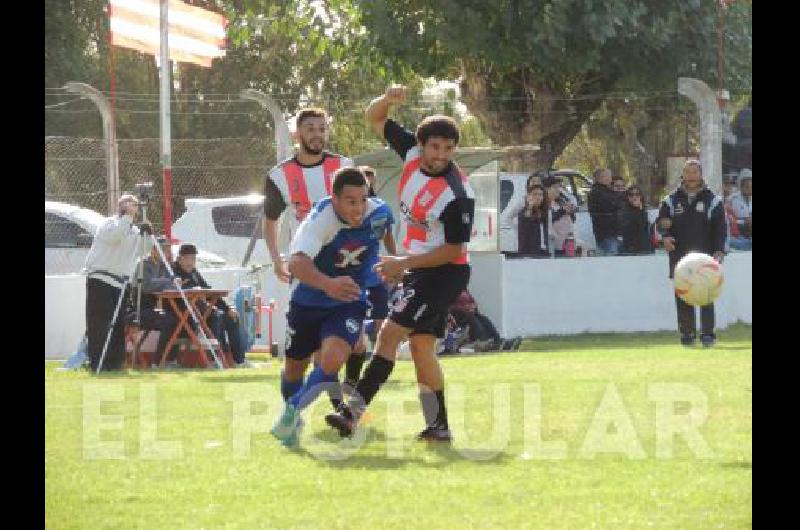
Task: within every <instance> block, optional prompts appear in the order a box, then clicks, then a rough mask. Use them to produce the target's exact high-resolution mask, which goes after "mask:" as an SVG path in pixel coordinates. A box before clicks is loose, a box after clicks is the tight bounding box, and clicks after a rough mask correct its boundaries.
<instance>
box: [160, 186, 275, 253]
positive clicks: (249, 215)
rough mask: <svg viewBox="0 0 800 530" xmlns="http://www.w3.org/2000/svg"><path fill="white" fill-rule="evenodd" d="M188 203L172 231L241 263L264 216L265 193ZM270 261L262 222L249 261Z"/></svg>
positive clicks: (183, 238) (176, 235)
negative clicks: (263, 235)
mask: <svg viewBox="0 0 800 530" xmlns="http://www.w3.org/2000/svg"><path fill="white" fill-rule="evenodd" d="M185 205H186V211H185V212H184V213H183V215H181V216H180V217H179V218H178V219H177V220H176V221H175V223H174V224H173V225H172V235H173V236H174V237H177V238H179V239H181V240H184V241H191V242H192V243H194V244H196V245H197V246H199V247H203V248H207V249H209V250H211V251H212V252H214V253H215V254H219V255H220V256H221V257H222V258H224V259H225V260H227V261H228V263H230V264H231V265H235V266H238V265H240V264H241V262H242V259H243V258H244V254H245V252H246V251H247V246H248V245H249V244H250V238H251V237H252V236H253V230H254V229H255V228H256V225H257V224H258V221H259V219H260V218H261V211H262V210H263V206H264V196H263V195H257V194H252V195H239V196H236V197H222V198H216V199H186V201H185ZM270 262H271V260H270V257H269V252H267V244H266V243H265V242H264V238H263V237H262V234H261V227H260V226H259V227H258V238H257V240H256V243H255V247H254V248H253V254H252V255H251V257H250V263H270Z"/></svg>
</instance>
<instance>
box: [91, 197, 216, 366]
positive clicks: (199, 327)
mask: <svg viewBox="0 0 800 530" xmlns="http://www.w3.org/2000/svg"><path fill="white" fill-rule="evenodd" d="M143 213H144V210H143ZM144 218H145V220H146V218H147V217H146V214H145V215H144ZM140 236H141V246H140V251H141V256H139V253H138V252H136V251H134V253H133V256H132V257H131V258H132V261H133V265H132V266H131V274H129V275H128V276H127V277H126V279H125V283H123V285H122V290H121V292H120V294H119V298H118V299H117V306H116V308H115V309H114V316H112V317H111V322H110V323H109V325H108V333H107V334H106V340H105V344H104V345H103V352H102V353H101V355H100V361H99V362H98V364H97V373H98V374H99V373H100V370H101V369H102V368H103V360H104V359H105V356H106V352H107V350H108V344H109V342H110V341H111V334H112V333H113V331H114V324H115V323H116V321H117V318H118V317H119V310H120V308H121V307H122V301H123V300H124V298H125V290H126V289H127V287H128V284H129V283H130V281H131V277H132V276H133V274H134V273H135V269H136V268H139V269H140V271H141V272H143V270H144V269H143V266H144V265H143V262H144V251H145V234H144V233H140ZM149 236H150V240H151V242H152V244H153V245H154V247H155V248H156V249H157V250H158V256H159V258H161V262H162V263H163V264H164V266H165V267H166V268H167V271H168V272H169V275H170V277H171V278H174V277H175V273H174V272H173V270H172V267H171V266H170V264H169V261H168V260H167V258H166V256H164V251H163V250H161V247H160V246H159V244H158V241H157V240H156V238H155V236H154V235H153V234H152V233H150V234H149ZM137 258H141V259H137ZM142 276H143V274H142ZM138 281H139V292H138V293H137V307H136V322H140V321H141V318H140V314H139V311H140V310H141V300H142V291H141V282H142V280H141V279H139V280H138ZM175 286H176V287H177V289H178V292H179V293H180V295H181V298H182V299H183V303H184V304H186V309H187V310H188V311H189V314H190V315H191V317H192V320H193V321H194V323H195V325H196V326H197V331H198V334H199V335H200V338H201V340H202V342H203V345H205V346H206V347H207V349H208V350H209V351H210V352H211V355H212V357H213V358H214V362H215V363H216V365H217V368H219V369H220V370H221V369H222V363H221V362H220V360H219V357H218V356H217V352H216V351H215V349H214V345H213V344H212V342H211V340H209V338H208V336H207V335H206V334H205V331H203V326H202V325H201V324H200V319H199V318H198V317H197V314H196V313H195V311H194V307H193V306H192V305H191V304H190V303H189V300H188V299H187V298H186V293H184V291H183V289H182V288H181V286H180V285H179V284H177V283H176V284H175ZM138 348H139V346H138V344H137V345H136V346H135V349H134V363H135V361H136V356H137V354H138V351H137V350H138ZM221 353H222V350H221V348H220V354H221ZM164 354H165V355H166V354H167V352H164Z"/></svg>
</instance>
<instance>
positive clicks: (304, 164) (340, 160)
mask: <svg viewBox="0 0 800 530" xmlns="http://www.w3.org/2000/svg"><path fill="white" fill-rule="evenodd" d="M328 134H329V129H328V115H327V113H326V112H325V111H324V110H323V109H320V108H306V109H303V110H301V111H300V112H298V113H297V119H296V128H295V132H294V138H295V140H296V141H297V143H298V149H297V152H296V154H295V156H293V157H292V158H289V159H288V160H284V161H282V162H280V163H278V164H277V165H276V166H275V167H273V168H272V169H270V170H269V173H268V174H267V177H266V182H265V185H264V226H263V229H264V239H265V240H266V243H267V249H269V254H270V256H271V258H272V265H273V270H274V272H275V275H276V276H277V277H278V279H279V280H280V281H282V282H285V283H288V282H289V279H290V276H289V273H288V271H287V270H286V265H285V264H284V262H283V259H282V258H281V254H280V250H279V248H278V218H279V217H280V215H281V214H282V213H283V211H284V210H286V209H287V208H288V209H289V211H288V212H286V215H285V216H284V220H283V223H284V224H285V225H286V226H285V228H286V229H287V230H284V231H283V232H284V234H285V235H288V238H289V240H291V237H292V236H293V235H294V233H295V231H296V230H297V227H298V225H299V224H300V222H302V221H303V219H305V217H306V215H308V212H309V211H310V210H311V208H312V207H313V206H314V204H316V203H317V202H319V201H321V200H322V199H323V198H324V197H327V196H328V195H330V194H331V179H332V176H333V173H334V172H335V171H336V170H337V169H339V168H341V167H348V166H352V165H353V161H352V160H350V159H349V158H346V157H344V156H342V155H338V154H335V153H331V152H329V151H326V150H325V146H327V145H328ZM309 361H310V358H309V359H305V360H303V361H297V360H295V359H290V358H288V357H287V358H286V362H285V364H284V369H283V372H282V373H281V393H282V394H283V399H284V401H285V400H287V399H289V396H291V395H293V394H294V393H295V392H297V390H298V389H299V388H300V386H301V385H302V384H303V375H304V374H305V372H306V368H307V367H308V363H309Z"/></svg>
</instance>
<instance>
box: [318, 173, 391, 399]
mask: <svg viewBox="0 0 800 530" xmlns="http://www.w3.org/2000/svg"><path fill="white" fill-rule="evenodd" d="M360 169H361V170H362V171H363V172H364V175H365V176H366V177H367V182H368V183H369V196H370V197H377V194H376V193H375V170H374V169H372V168H371V167H369V166H360ZM387 208H388V205H387ZM389 212H390V215H389V218H388V222H387V223H386V228H385V232H384V236H383V244H384V246H385V247H386V252H387V253H388V254H389V255H390V256H396V255H397V245H396V243H395V240H394V235H393V234H392V225H394V217H393V216H392V215H391V210H389ZM378 263H379V259H378V255H377V254H376V255H375V260H374V262H373V263H372V264H371V265H370V271H369V278H368V280H367V302H369V309H368V310H367V317H368V318H370V319H372V326H373V329H375V330H376V333H377V330H379V329H381V325H383V321H384V319H385V318H386V317H387V316H388V315H389V289H388V287H387V286H386V284H385V283H384V282H383V281H382V280H381V279H380V277H379V276H378V273H376V272H375V271H374V270H373V268H372V267H373V266H374V265H377V264H378ZM368 340H370V337H368V336H367V333H366V332H364V333H362V334H361V338H360V339H359V340H358V343H357V344H356V345H355V347H354V348H353V353H351V354H350V357H349V358H348V359H347V365H346V367H345V378H344V385H343V386H344V387H345V388H346V389H347V390H348V391H349V393H351V394H352V391H353V390H354V389H355V386H356V383H357V382H358V379H359V378H360V377H361V368H362V366H364V362H365V361H366V359H367V357H370V356H371V355H372V353H371V352H369V353H368V352H367V342H368ZM371 340H372V341H373V342H374V340H375V337H374V336H373V337H371ZM332 396H334V395H333V394H332ZM336 401H338V400H336V398H335V397H331V402H332V403H333V406H334V408H337V407H338V406H339V404H340V402H336Z"/></svg>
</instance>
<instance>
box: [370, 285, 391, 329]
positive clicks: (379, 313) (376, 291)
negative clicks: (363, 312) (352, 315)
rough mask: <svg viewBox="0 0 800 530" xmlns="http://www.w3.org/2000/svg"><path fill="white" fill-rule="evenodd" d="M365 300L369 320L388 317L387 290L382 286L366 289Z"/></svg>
mask: <svg viewBox="0 0 800 530" xmlns="http://www.w3.org/2000/svg"><path fill="white" fill-rule="evenodd" d="M367 300H368V301H369V313H368V314H369V318H371V319H372V320H383V319H385V318H386V317H387V316H389V290H388V289H387V288H386V286H385V285H384V284H382V283H379V284H378V285H376V286H375V287H368V288H367Z"/></svg>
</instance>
